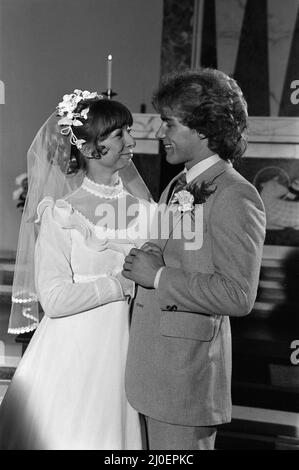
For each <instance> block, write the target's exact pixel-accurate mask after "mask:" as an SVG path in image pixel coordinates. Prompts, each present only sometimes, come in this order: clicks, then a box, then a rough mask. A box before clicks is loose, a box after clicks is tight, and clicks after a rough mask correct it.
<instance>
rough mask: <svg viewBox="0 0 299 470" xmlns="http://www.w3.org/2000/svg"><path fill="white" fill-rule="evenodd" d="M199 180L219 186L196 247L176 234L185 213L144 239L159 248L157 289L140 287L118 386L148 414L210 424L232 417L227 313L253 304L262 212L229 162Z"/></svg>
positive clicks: (208, 203)
mask: <svg viewBox="0 0 299 470" xmlns="http://www.w3.org/2000/svg"><path fill="white" fill-rule="evenodd" d="M173 181H174V180H173ZM173 181H172V182H173ZM197 181H198V185H200V183H201V182H202V181H205V182H212V181H213V183H214V184H215V185H216V186H217V189H216V191H215V192H214V193H213V194H212V195H210V196H209V198H208V199H207V201H206V202H205V203H204V204H203V205H202V208H203V221H202V227H201V229H202V230H203V242H202V246H201V247H196V248H195V249H191V250H190V249H189V250H186V245H185V241H186V240H183V239H180V238H179V237H177V236H176V235H175V233H177V229H178V227H180V225H181V224H182V222H183V220H184V218H186V217H190V212H189V213H188V212H185V213H183V214H179V212H178V216H177V220H176V221H174V225H173V227H172V228H171V230H170V233H169V234H168V238H167V239H164V240H162V239H160V240H158V241H157V240H152V241H153V242H156V243H158V244H159V245H160V246H161V248H162V249H163V253H164V260H165V264H166V268H164V269H163V272H162V275H161V278H160V282H159V286H158V289H144V288H142V287H138V292H137V296H136V299H135V302H134V308H133V313H132V323H131V331H130V341H129V350H128V358H127V366H126V392H127V397H128V400H129V402H130V403H131V405H132V406H133V407H134V408H135V409H136V410H138V411H139V412H141V413H142V414H144V415H146V416H150V417H152V418H154V419H157V420H160V421H164V422H167V423H172V424H180V425H190V426H210V425H216V424H220V423H224V422H228V421H230V419H231V393H230V386H231V333H230V322H229V315H232V316H242V315H246V314H248V313H249V312H250V311H251V309H252V307H253V304H254V301H255V297H256V292H257V286H258V280H259V271H260V264H261V259H262V247H263V242H264V236H265V215H264V207H263V203H262V200H261V198H260V197H259V194H258V192H257V191H256V189H255V188H254V187H253V186H252V185H251V184H250V183H249V182H248V181H247V180H245V179H244V178H243V177H242V176H241V175H240V174H239V173H238V172H237V171H235V170H234V169H233V168H232V165H231V164H230V163H227V162H225V161H223V160H221V161H220V162H218V163H216V164H215V165H213V166H212V167H210V168H209V169H208V170H206V171H205V172H204V173H202V174H201V175H200V176H199V177H198V178H197ZM172 182H170V183H169V185H168V187H167V188H166V189H165V191H164V192H163V194H162V196H161V199H160V203H161V204H163V203H165V202H166V200H167V196H168V192H169V189H170V187H171V185H172Z"/></svg>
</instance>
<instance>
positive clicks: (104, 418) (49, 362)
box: [0, 177, 154, 450]
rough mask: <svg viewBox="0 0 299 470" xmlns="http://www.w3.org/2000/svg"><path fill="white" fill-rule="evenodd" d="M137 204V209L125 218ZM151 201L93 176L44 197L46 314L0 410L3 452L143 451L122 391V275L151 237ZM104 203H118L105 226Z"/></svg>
mask: <svg viewBox="0 0 299 470" xmlns="http://www.w3.org/2000/svg"><path fill="white" fill-rule="evenodd" d="M134 202H135V203H136V202H137V207H138V212H137V215H136V214H134V211H133V210H129V211H128V210H127V213H131V214H133V215H131V216H130V217H124V207H125V206H126V208H128V207H130V208H131V209H132V208H133V206H134V204H133V203H134ZM135 206H136V204H135ZM153 206H154V203H148V202H145V201H141V200H139V201H137V200H136V199H135V200H134V198H133V196H131V195H130V194H129V193H127V191H126V190H124V188H123V187H122V185H121V181H120V183H119V184H118V185H116V187H108V186H104V185H98V184H96V183H94V182H92V181H91V180H89V179H88V178H87V177H85V178H84V180H83V184H82V186H81V187H80V188H79V189H77V190H76V191H75V192H73V193H72V194H70V195H69V196H67V197H66V198H64V199H60V200H57V201H54V200H53V199H51V198H45V199H44V200H43V201H42V202H41V203H40V204H39V207H38V214H39V218H40V219H41V228H40V232H39V237H38V240H37V243H36V251H35V265H36V286H37V289H38V292H39V300H40V302H41V305H42V307H43V310H44V313H45V315H44V317H43V319H42V321H41V323H40V324H39V326H38V328H37V330H36V332H35V333H34V335H33V337H32V339H31V341H30V343H29V346H28V348H27V350H26V352H25V354H24V356H23V358H22V359H21V361H20V364H19V366H18V368H17V370H16V372H15V375H14V377H13V380H12V383H11V385H10V387H9V389H8V391H7V393H6V396H5V397H4V400H3V403H2V406H1V408H0V449H47V450H48V449H49V450H54V449H141V433H140V424H139V418H138V413H137V412H136V411H135V410H134V409H133V408H132V407H131V406H130V404H129V403H128V401H127V398H126V394H125V388H124V368H125V361H126V354H127V346H128V338H129V316H130V302H129V301H128V298H124V296H123V291H122V287H121V284H120V281H119V278H118V276H119V275H120V272H121V270H122V266H123V261H124V257H125V256H126V254H127V253H128V252H129V251H130V249H131V248H132V247H134V246H137V247H139V246H141V245H142V244H143V243H144V242H145V241H146V239H147V237H148V229H149V225H150V218H151V214H152V213H153V211H152V209H153ZM103 208H105V210H106V213H108V212H109V209H113V210H112V211H110V218H109V217H106V219H105V224H103V223H102V222H103V220H104V218H103V217H102V218H100V215H103ZM113 212H114V213H115V214H116V215H117V217H115V218H114V222H115V220H116V223H115V224H114V226H113V223H112V219H113V217H111V214H112V213H113ZM135 212H136V211H135ZM106 215H107V214H106ZM107 221H108V222H107ZM109 225H110V226H109ZM128 282H131V281H128ZM131 286H132V292H131V295H132V296H133V295H134V284H133V283H131Z"/></svg>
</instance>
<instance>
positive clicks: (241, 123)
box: [153, 68, 248, 160]
mask: <svg viewBox="0 0 299 470" xmlns="http://www.w3.org/2000/svg"><path fill="white" fill-rule="evenodd" d="M153 106H154V108H155V109H156V111H157V112H159V113H161V114H163V112H165V111H167V110H168V111H170V112H171V113H172V114H173V115H174V116H175V117H177V118H178V119H179V121H180V122H181V123H182V124H184V125H186V126H188V127H189V128H190V129H194V130H196V131H197V132H198V133H200V134H203V135H204V136H205V137H206V138H207V139H208V147H209V149H210V150H212V151H213V152H215V153H217V154H218V155H219V156H220V157H221V158H222V159H223V160H234V159H236V158H238V157H241V156H242V155H243V154H244V152H245V150H246V148H247V135H246V130H247V126H248V113H247V103H246V100H245V98H244V96H243V93H242V91H241V89H240V87H239V86H238V84H237V82H236V81H235V80H234V79H233V78H231V77H229V76H228V75H226V74H225V73H223V72H221V71H220V70H216V69H210V68H203V69H199V70H186V71H183V72H176V73H172V74H169V75H166V76H165V77H163V78H162V80H161V84H160V86H159V88H158V89H157V91H156V92H155V93H154V95H153Z"/></svg>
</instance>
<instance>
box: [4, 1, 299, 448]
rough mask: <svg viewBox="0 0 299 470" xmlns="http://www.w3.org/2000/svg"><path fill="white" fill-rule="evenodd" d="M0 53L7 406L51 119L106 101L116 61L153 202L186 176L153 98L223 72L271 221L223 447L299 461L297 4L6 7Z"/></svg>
mask: <svg viewBox="0 0 299 470" xmlns="http://www.w3.org/2000/svg"><path fill="white" fill-rule="evenodd" d="M41 3H42V5H41ZM83 3H84V7H83ZM74 31H76V34H74ZM0 47H1V50H0V136H1V138H0V402H1V399H2V398H3V396H4V394H5V391H6V389H7V385H8V384H9V381H10V379H11V377H12V375H13V373H14V370H15V367H16V366H17V364H18V361H19V359H20V357H21V355H22V353H23V351H24V349H25V347H26V344H28V341H29V339H30V338H28V337H26V335H19V336H18V337H15V336H13V335H8V334H7V321H8V316H9V310H10V294H11V283H12V278H13V266H14V255H15V250H16V244H17V234H18V227H19V223H20V217H21V211H20V209H17V208H16V204H17V201H16V200H13V197H12V194H13V192H14V191H16V190H17V191H18V193H17V194H18V195H20V194H21V191H22V190H21V187H22V177H21V178H19V179H18V181H17V185H16V182H15V180H16V178H17V176H18V175H24V174H25V173H26V151H27V149H28V147H29V145H30V142H31V140H32V138H33V137H34V135H35V133H36V131H37V129H38V127H39V125H40V124H41V123H42V122H43V121H44V120H45V117H46V116H47V115H48V114H49V109H53V108H54V107H55V105H56V103H57V99H58V98H59V97H60V96H62V95H63V94H64V93H66V92H68V91H69V90H72V89H74V88H81V89H90V90H94V89H98V90H99V91H104V90H105V88H106V79H107V77H106V58H107V55H108V54H109V53H111V54H112V55H113V74H112V77H113V78H112V88H113V90H115V92H117V99H119V100H120V101H123V102H124V103H125V104H127V105H128V107H129V108H130V109H131V110H132V111H133V113H134V126H133V132H134V136H135V138H136V139H137V146H136V152H135V157H134V158H135V163H136V165H137V167H138V169H139V171H140V173H141V174H142V176H143V177H144V179H145V181H146V182H147V184H148V185H149V187H150V189H151V191H152V193H153V195H154V197H155V199H156V200H157V199H158V198H159V195H160V193H161V191H162V189H163V188H164V187H165V185H166V184H167V183H168V181H169V180H170V179H171V178H172V176H174V174H175V173H177V171H178V168H177V167H176V169H174V168H173V167H171V166H170V165H168V164H167V163H166V162H165V159H164V158H163V157H164V155H163V150H162V149H161V148H160V147H159V143H158V141H157V140H156V139H155V131H156V130H157V128H158V126H159V116H157V115H156V114H155V113H154V110H153V108H152V106H151V93H152V91H153V89H154V88H155V87H156V86H157V84H158V82H159V79H160V77H161V76H162V75H163V74H165V73H167V72H171V71H173V70H181V69H184V68H187V67H198V66H207V67H215V68H219V69H220V70H223V71H224V72H226V73H228V74H229V75H232V76H233V77H234V78H235V79H236V80H237V81H238V83H239V84H240V86H241V88H242V90H243V92H244V94H245V97H246V99H247V101H248V105H249V116H250V119H249V120H250V131H249V145H248V149H247V151H246V154H245V156H244V157H243V159H242V161H241V162H240V163H239V165H238V168H237V169H238V171H240V173H242V174H243V175H244V176H245V177H246V178H247V179H248V180H249V181H251V182H252V183H253V184H254V185H255V186H256V187H257V189H258V190H259V192H260V194H261V197H262V198H263V199H264V203H265V208H266V215H267V236H266V241H265V247H264V255H263V262H262V268H261V273H260V282H259V290H258V296H257V299H256V303H255V306H254V309H253V311H252V312H251V314H250V315H249V316H248V317H246V318H241V319H233V321H232V333H233V384H232V385H233V386H232V396H233V405H234V411H233V420H232V423H230V424H229V425H225V426H223V429H221V430H220V432H219V436H218V438H217V443H216V447H217V448H219V449H222V448H223V449H246V448H250V449H277V450H282V449H298V450H299V353H296V351H297V350H298V348H299V318H298V310H299V295H298V287H297V286H298V282H299V269H298V266H299V263H298V261H299V248H298V247H299V191H298V194H297V195H295V197H292V198H291V199H289V198H288V197H287V195H288V194H289V188H295V189H296V187H297V189H298V188H299V164H298V159H299V2H298V0H284V2H281V1H280V0H184V1H183V2H182V1H180V0H151V1H150V2H148V1H147V0H84V2H83V0H43V2H39V1H38V0H22V1H19V0H0ZM57 97H58V98H57ZM25 176H26V175H24V177H25ZM23 183H24V178H23ZM296 184H297V186H296ZM277 191H278V192H279V191H280V192H281V191H282V192H283V191H284V193H283V194H285V196H286V197H284V198H282V199H280V200H279V201H277V198H276V194H277ZM15 194H16V193H15ZM293 194H294V193H293Z"/></svg>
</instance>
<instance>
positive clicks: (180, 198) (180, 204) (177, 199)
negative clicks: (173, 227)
mask: <svg viewBox="0 0 299 470" xmlns="http://www.w3.org/2000/svg"><path fill="white" fill-rule="evenodd" d="M172 204H177V210H178V211H179V212H188V211H192V209H193V207H194V196H193V194H191V193H190V192H189V191H187V190H186V189H182V190H181V191H178V192H177V193H176V194H175V195H174V197H173V200H172Z"/></svg>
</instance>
